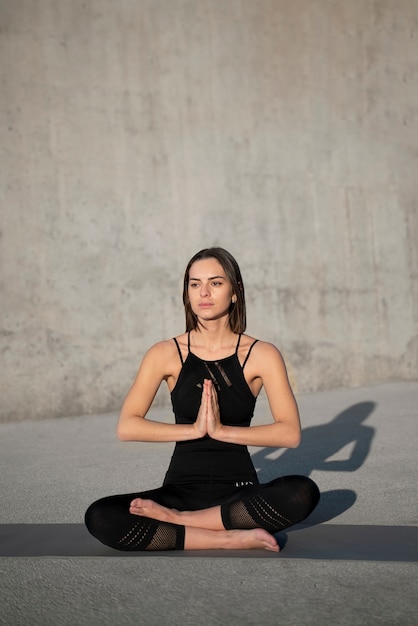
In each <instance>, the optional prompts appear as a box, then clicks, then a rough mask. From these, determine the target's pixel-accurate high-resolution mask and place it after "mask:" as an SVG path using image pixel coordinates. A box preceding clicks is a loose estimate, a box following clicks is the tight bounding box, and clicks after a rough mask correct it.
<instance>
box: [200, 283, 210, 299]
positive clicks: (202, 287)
mask: <svg viewBox="0 0 418 626" xmlns="http://www.w3.org/2000/svg"><path fill="white" fill-rule="evenodd" d="M200 295H201V297H202V298H204V297H205V296H208V295H209V287H208V285H207V284H205V283H201V285H200Z"/></svg>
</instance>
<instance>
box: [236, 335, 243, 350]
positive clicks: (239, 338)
mask: <svg viewBox="0 0 418 626" xmlns="http://www.w3.org/2000/svg"><path fill="white" fill-rule="evenodd" d="M241 337H242V333H240V334H239V335H238V341H237V347H236V348H235V354H237V352H238V348H239V342H240V341H241Z"/></svg>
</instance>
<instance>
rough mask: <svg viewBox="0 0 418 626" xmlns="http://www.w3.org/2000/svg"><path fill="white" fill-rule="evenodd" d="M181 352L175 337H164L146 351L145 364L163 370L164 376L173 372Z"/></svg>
mask: <svg viewBox="0 0 418 626" xmlns="http://www.w3.org/2000/svg"><path fill="white" fill-rule="evenodd" d="M178 360H179V354H178V350H177V347H176V344H175V342H174V340H173V339H164V340H163V341H158V342H157V343H154V344H153V345H152V346H151V347H150V348H149V349H148V350H147V352H146V353H145V356H144V359H143V362H142V363H143V364H146V365H148V366H152V367H154V368H156V369H158V370H159V371H161V372H162V374H163V376H167V375H170V374H171V373H172V369H173V364H174V363H175V364H177V361H178Z"/></svg>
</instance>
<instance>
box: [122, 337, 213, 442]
mask: <svg viewBox="0 0 418 626" xmlns="http://www.w3.org/2000/svg"><path fill="white" fill-rule="evenodd" d="M174 352H175V354H174ZM173 354H174V356H175V358H177V359H178V355H177V353H176V351H175V347H174V346H173V345H171V342H169V341H162V342H160V343H157V344H155V345H154V346H153V347H152V348H150V350H149V351H148V352H147V353H146V355H145V356H144V359H143V361H142V363H141V366H140V368H139V371H138V374H137V376H136V378H135V381H134V383H133V385H132V387H131V388H130V390H129V392H128V395H127V396H126V398H125V401H124V403H123V405H122V409H121V412H120V415H119V420H118V425H117V436H118V438H119V439H120V440H121V441H159V442H164V441H186V440H189V439H197V438H198V437H203V435H204V434H205V432H200V428H201V426H200V422H198V421H197V422H195V424H190V425H189V424H174V423H173V424H166V423H163V422H156V421H154V420H148V419H146V415H147V413H148V411H149V409H150V407H151V404H152V401H153V400H154V397H155V394H156V393H157V391H158V388H159V386H160V384H161V382H162V381H163V380H165V379H166V378H167V377H168V376H169V375H170V374H171V372H170V367H171V365H170V364H171V363H172V361H173V358H172V357H173Z"/></svg>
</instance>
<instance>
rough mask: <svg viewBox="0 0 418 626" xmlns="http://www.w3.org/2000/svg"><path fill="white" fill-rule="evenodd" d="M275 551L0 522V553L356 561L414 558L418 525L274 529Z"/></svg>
mask: <svg viewBox="0 0 418 626" xmlns="http://www.w3.org/2000/svg"><path fill="white" fill-rule="evenodd" d="M277 538H278V541H279V544H280V546H281V551H280V552H279V554H276V553H274V552H267V551H264V550H236V551H235V550H231V551H224V550H199V551H187V552H183V551H180V552H176V551H170V552H120V551H118V550H113V549H112V548H107V547H106V546H103V545H102V544H101V543H99V542H98V541H97V540H96V539H94V537H92V536H91V535H90V534H89V533H88V531H87V529H86V528H85V526H84V524H0V556H3V557H40V556H44V557H47V556H77V557H100V556H106V557H112V556H118V557H123V558H125V557H138V556H141V557H154V558H155V557H158V556H166V557H167V556H170V557H182V558H187V557H191V556H193V557H196V556H199V557H212V558H213V557H222V558H284V559H325V560H327V559H328V560H349V561H352V560H355V561H418V527H415V526H365V525H336V524H318V525H314V526H308V527H303V526H301V525H300V526H297V527H294V528H290V529H288V530H286V531H285V532H282V533H279V534H278V535H277Z"/></svg>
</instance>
